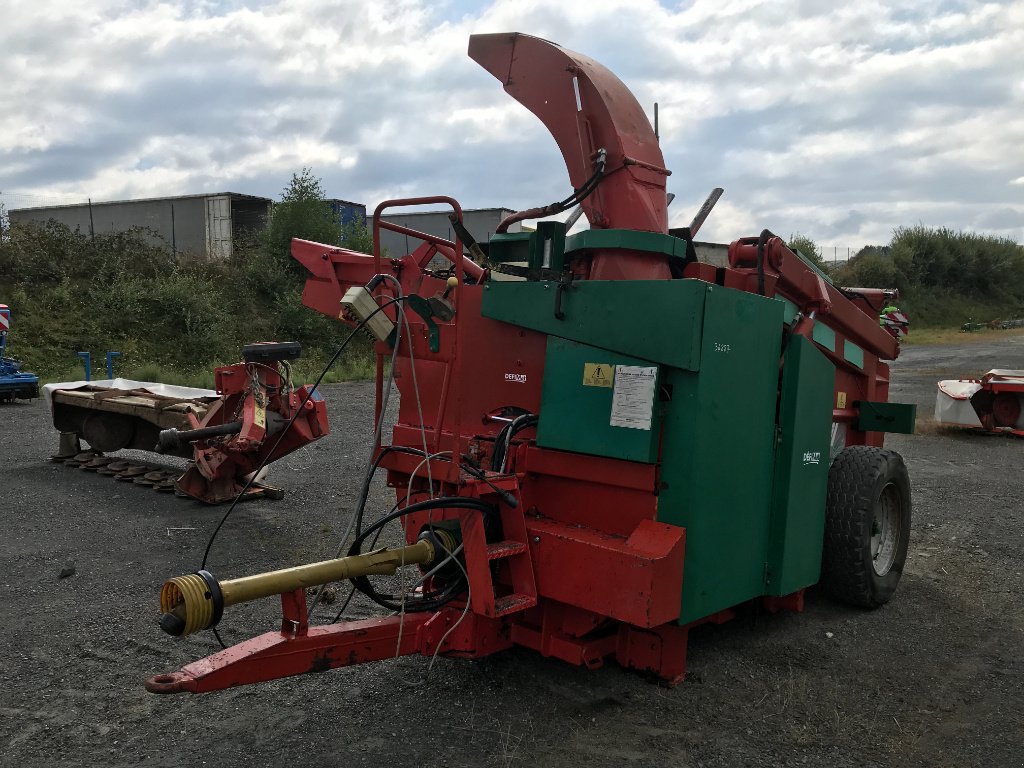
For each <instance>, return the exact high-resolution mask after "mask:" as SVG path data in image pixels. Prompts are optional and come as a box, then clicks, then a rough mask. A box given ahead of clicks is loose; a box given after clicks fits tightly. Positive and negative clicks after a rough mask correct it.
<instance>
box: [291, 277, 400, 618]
mask: <svg viewBox="0 0 1024 768" xmlns="http://www.w3.org/2000/svg"><path fill="white" fill-rule="evenodd" d="M379 277H380V278H381V279H384V278H390V279H391V280H393V281H394V283H395V286H396V293H397V296H396V297H395V300H402V299H404V298H405V296H404V295H403V293H402V284H401V283H399V282H398V280H397V279H396V278H394V277H393V276H392V275H384V274H381V275H379ZM371 282H372V281H371ZM377 311H380V310H376V311H375V312H374V313H373V314H376V312H377ZM398 314H399V317H398V320H399V322H398V323H397V324H396V326H395V343H394V347H392V350H391V366H390V368H389V370H388V380H387V381H386V382H385V384H384V389H383V394H382V399H381V408H380V415H379V416H378V417H377V423H376V424H375V425H374V428H373V440H372V441H371V443H370V459H369V461H370V463H369V465H368V466H367V470H366V474H365V475H364V476H363V485H362V487H361V488H360V491H359V499H358V501H357V502H356V508H355V510H353V512H352V516H351V517H350V518H349V521H348V523H347V524H346V526H345V530H344V531H343V532H342V534H341V537H340V539H339V540H338V548H337V549H336V550H335V552H334V557H335V559H337V558H338V557H341V551H342V549H343V548H344V546H345V541H346V540H347V539H348V537H349V535H350V534H351V533H352V528H353V524H355V525H356V529H355V530H356V534H357V535H358V533H359V524H361V521H362V517H363V510H364V509H365V507H366V500H367V498H368V497H369V494H370V483H371V481H372V480H373V475H374V473H375V472H376V471H377V467H378V466H379V462H380V457H379V456H378V457H377V458H376V459H374V456H373V454H374V452H375V451H376V450H377V446H378V445H379V444H380V436H381V431H382V429H383V427H384V418H385V416H386V414H387V408H388V402H389V400H390V397H391V389H392V386H393V384H394V381H395V362H396V360H397V359H398V349H399V347H400V346H401V343H400V342H401V340H402V319H403V318H404V317H405V305H404V304H399V305H398ZM372 316H373V315H372V314H371V317H372ZM367 320H369V318H367ZM405 327H406V328H408V322H406V326H405ZM357 521H358V522H357ZM326 588H327V585H326V584H321V585H320V586H319V587H318V588H317V591H316V594H315V595H313V601H312V603H311V604H310V605H309V607H308V608H307V610H306V615H307V617H312V616H313V611H314V610H315V609H316V607H317V606H318V605H319V604H320V600H321V598H322V597H323V594H324V590H325V589H326Z"/></svg>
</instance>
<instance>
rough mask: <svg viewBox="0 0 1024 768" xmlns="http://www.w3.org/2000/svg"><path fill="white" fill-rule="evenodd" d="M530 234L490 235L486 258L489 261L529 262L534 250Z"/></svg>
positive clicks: (507, 233)
mask: <svg viewBox="0 0 1024 768" xmlns="http://www.w3.org/2000/svg"><path fill="white" fill-rule="evenodd" d="M535 249H536V246H533V233H532V232H502V233H501V234H497V235H491V239H490V240H489V241H488V243H487V258H488V259H489V260H490V261H523V262H529V261H530V252H531V250H535Z"/></svg>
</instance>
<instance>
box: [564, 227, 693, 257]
mask: <svg viewBox="0 0 1024 768" xmlns="http://www.w3.org/2000/svg"><path fill="white" fill-rule="evenodd" d="M595 249H599V250H615V249H627V250H631V251H647V252H648V253H664V254H666V255H668V256H675V257H677V258H680V259H682V258H685V257H686V241H685V240H681V239H680V238H678V237H672V235H665V234H662V233H660V232H640V231H637V230H633V229H587V230H584V231H583V232H580V233H579V234H576V235H572V236H570V237H567V238H566V240H565V252H566V253H571V252H573V251H588V250H595Z"/></svg>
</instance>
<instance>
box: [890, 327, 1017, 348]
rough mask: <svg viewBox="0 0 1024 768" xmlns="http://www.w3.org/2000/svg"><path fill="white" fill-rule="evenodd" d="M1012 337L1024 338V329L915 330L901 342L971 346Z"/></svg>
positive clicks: (906, 343) (925, 344) (922, 344)
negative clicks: (968, 331) (975, 343)
mask: <svg viewBox="0 0 1024 768" xmlns="http://www.w3.org/2000/svg"><path fill="white" fill-rule="evenodd" d="M1010 336H1024V328H1011V329H1009V330H1006V331H1001V330H994V329H991V328H983V329H982V330H980V331H972V332H971V333H963V332H961V331H960V329H958V328H916V329H915V328H914V327H913V326H911V331H910V333H909V334H907V337H906V338H905V339H903V341H902V342H901V343H902V344H903V345H904V346H908V347H911V346H929V345H934V344H969V343H972V342H981V341H995V340H997V339H1004V338H1007V337H1010Z"/></svg>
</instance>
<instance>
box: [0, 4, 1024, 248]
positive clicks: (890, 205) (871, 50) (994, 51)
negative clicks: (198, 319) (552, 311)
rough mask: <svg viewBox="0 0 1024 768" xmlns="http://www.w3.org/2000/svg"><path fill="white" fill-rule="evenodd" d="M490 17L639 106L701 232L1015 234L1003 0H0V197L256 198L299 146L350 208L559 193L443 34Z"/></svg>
mask: <svg viewBox="0 0 1024 768" xmlns="http://www.w3.org/2000/svg"><path fill="white" fill-rule="evenodd" d="M508 31H519V32H525V33H529V34H533V35H537V36H540V37H544V38H547V39H549V40H553V41H555V42H558V43H560V44H561V45H563V46H565V47H567V48H570V49H572V50H575V51H579V52H580V53H584V54H586V55H588V56H590V57H592V58H594V59H597V60H598V61H600V62H601V63H603V64H605V65H606V66H607V67H609V68H610V69H611V70H612V71H613V72H615V73H616V74H617V75H618V76H619V77H620V78H621V79H622V80H623V81H624V82H625V83H626V84H627V85H628V86H629V87H630V88H631V89H632V90H633V92H634V93H635V94H636V96H637V98H638V99H639V101H640V103H641V104H643V105H645V106H646V105H653V103H654V102H658V103H659V104H660V118H661V119H660V123H661V126H660V127H661V137H662V148H663V151H664V153H665V158H666V162H667V165H668V167H669V168H671V169H672V171H673V175H672V176H671V178H670V179H669V191H671V192H674V193H675V194H676V196H677V197H676V200H675V202H674V203H673V205H672V208H671V209H670V210H671V211H672V223H673V224H674V225H682V224H685V223H687V222H688V221H689V219H690V217H691V216H692V214H693V212H694V211H695V210H696V208H697V207H698V206H699V204H700V202H701V201H702V200H703V198H704V197H705V196H706V195H707V193H708V192H709V191H710V189H711V188H712V187H715V186H722V187H724V188H725V190H726V192H725V196H724V198H723V199H722V201H721V202H720V203H719V205H718V207H717V208H716V209H715V212H714V213H713V214H712V216H711V218H710V219H709V220H708V223H707V224H706V226H705V229H704V230H703V231H702V232H701V237H702V239H705V238H706V239H714V240H718V241H723V242H727V241H729V240H732V239H734V238H736V237H739V236H744V235H754V234H757V233H758V232H760V230H761V229H762V228H764V227H768V228H770V229H772V230H774V231H775V232H778V233H779V234H783V235H789V234H793V233H802V234H806V235H808V236H810V237H812V238H814V239H815V240H817V241H818V242H819V243H820V244H823V245H829V246H832V245H836V246H839V247H840V248H846V247H852V248H854V249H855V248H858V247H860V246H861V245H864V244H865V243H883V242H887V241H888V240H889V238H890V237H891V233H892V230H893V228H894V227H897V226H900V225H914V224H918V223H920V224H924V225H928V226H947V227H952V228H955V229H970V230H976V231H983V232H987V233H994V234H999V235H1005V236H1008V237H1011V238H1013V239H1015V240H1017V241H1018V242H1024V2H1022V0H1006V2H990V3H986V2H966V1H965V2H956V1H942V0H909V1H908V2H895V1H894V2H888V3H885V2H870V1H868V0H847V1H846V2H833V0H790V1H788V2H783V1H781V0H769V1H766V2H755V1H754V0H696V1H695V2H683V3H678V4H676V3H658V2H655V0H585V2H578V1H577V0H562V1H560V2H540V1H538V0H495V2H485V1H481V2H472V1H471V0H436V1H434V2H431V1H430V0H390V1H389V2H387V3H384V2H375V1H374V0H370V1H369V2H366V1H365V0H364V1H362V2H356V1H355V0H336V1H334V2H330V1H327V2H325V1H324V0H279V1H274V0H268V1H267V2H261V0H223V1H218V0H177V1H171V2H118V1H117V0H82V2H77V3H70V2H66V1H65V0H34V1H33V2H24V0H0V83H2V87H0V194H2V197H0V201H2V202H3V203H4V204H6V206H7V207H8V208H12V207H22V206H26V205H32V204H47V203H50V202H72V201H77V200H80V199H82V198H85V197H87V196H89V197H92V199H93V200H94V201H95V200H110V199H123V198H128V197H143V196H149V197H153V196H163V195H175V194H191V193H198V192H216V191H225V190H230V191H235V192H244V193H249V194H257V195H265V196H268V197H274V198H277V197H278V195H279V194H280V191H281V189H282V188H283V187H284V186H285V184H286V183H287V182H288V180H289V179H290V178H291V174H292V173H293V172H296V171H300V170H301V169H302V168H303V167H310V168H312V170H313V172H314V174H315V175H317V176H319V177H321V178H322V179H323V180H324V184H325V188H326V190H327V193H328V195H329V196H331V197H341V198H345V199H349V200H356V201H360V202H365V203H367V205H368V206H369V207H371V208H372V206H373V205H375V204H376V203H377V202H379V201H380V200H382V199H384V198H387V197H396V196H405V195H426V194H448V195H452V196H454V197H456V198H458V199H459V200H460V201H461V202H462V203H463V205H464V206H465V207H488V206H499V205H501V206H506V207H510V208H525V207H532V206H534V205H539V204H545V203H548V202H551V201H553V200H556V199H560V198H562V197H563V196H565V195H566V194H567V192H568V191H569V188H568V180H567V177H566V173H565V166H564V164H563V162H562V159H561V157H560V155H559V154H558V151H557V149H556V147H555V144H554V142H553V140H552V139H551V138H550V136H549V135H548V134H547V132H546V130H545V129H544V128H543V126H541V124H540V122H539V121H538V120H537V119H536V118H535V117H534V116H533V115H531V114H530V113H529V112H527V111H526V109H525V108H524V107H522V106H520V105H519V104H518V103H516V102H515V101H513V100H512V99H511V98H510V97H509V96H507V95H506V94H505V93H504V91H503V90H502V89H501V86H500V84H499V83H498V82H497V81H496V80H494V79H493V78H492V77H491V76H490V75H489V74H488V73H487V72H485V71H484V70H483V69H481V68H480V67H479V66H478V65H477V64H476V63H475V62H473V61H472V60H471V59H469V58H468V57H467V56H466V46H467V40H468V37H469V35H470V34H472V33H474V32H508ZM826 255H830V254H826Z"/></svg>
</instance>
